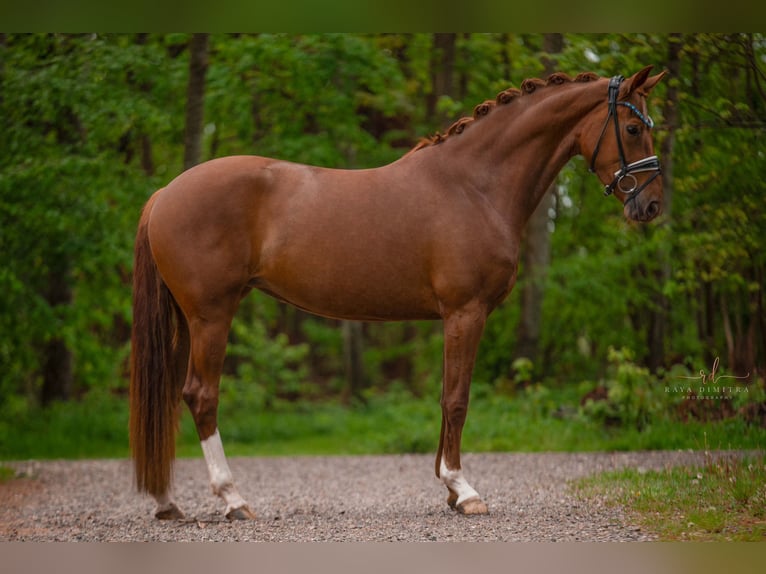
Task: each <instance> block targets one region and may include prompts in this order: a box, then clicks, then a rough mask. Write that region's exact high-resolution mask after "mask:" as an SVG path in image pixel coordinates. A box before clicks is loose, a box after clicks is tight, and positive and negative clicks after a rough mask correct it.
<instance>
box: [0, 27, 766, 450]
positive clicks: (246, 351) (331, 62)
mask: <svg viewBox="0 0 766 574" xmlns="http://www.w3.org/2000/svg"><path fill="white" fill-rule="evenodd" d="M649 64H653V65H655V66H656V68H657V69H667V70H668V71H669V72H670V73H669V75H668V77H667V79H666V80H665V81H664V82H663V83H662V84H661V85H660V86H659V87H658V88H657V90H656V91H655V92H653V93H652V96H651V98H650V102H649V109H650V114H651V115H652V117H653V118H654V120H655V123H656V124H657V127H656V128H655V145H656V149H657V151H658V153H659V155H660V157H661V161H662V165H663V177H664V183H665V197H666V205H665V213H664V215H663V216H662V218H661V220H660V221H659V222H656V223H653V224H650V225H646V226H636V225H633V224H629V223H628V222H626V221H625V220H624V217H623V215H622V209H621V208H620V206H619V205H618V204H617V203H616V202H615V201H614V200H613V199H604V198H603V197H601V185H600V184H599V183H598V181H597V180H596V179H595V178H594V177H593V176H592V175H591V174H589V173H588V170H587V166H585V165H584V162H583V161H582V159H581V158H575V159H574V160H573V161H572V162H570V163H569V164H568V165H567V166H566V167H565V169H564V170H563V172H562V173H561V175H560V176H559V178H558V179H557V181H556V183H555V184H554V185H553V186H552V188H551V190H550V193H549V194H548V195H547V197H546V198H545V199H544V201H543V203H542V204H541V207H540V209H538V211H537V212H536V213H535V215H534V217H533V219H532V221H531V222H530V225H529V228H528V230H527V236H526V238H525V248H524V252H523V253H524V254H523V257H524V259H523V262H522V268H521V272H520V280H519V284H518V285H517V287H516V289H515V290H514V292H513V293H512V294H511V296H510V297H509V298H508V300H507V301H506V302H505V303H504V304H503V305H502V306H501V307H500V308H499V309H497V310H496V311H495V313H494V314H493V315H492V316H491V318H490V321H489V323H488V326H487V331H486V333H485V337H484V339H483V341H482V345H481V348H480V353H479V358H478V361H477V365H476V370H475V374H474V385H473V394H472V414H471V415H469V422H468V427H467V429H466V439H465V443H466V448H467V450H472V449H487V450H502V449H544V448H553V449H558V448H567V449H589V448H694V447H702V446H705V447H706V446H707V445H708V444H712V446H723V447H727V446H750V447H752V446H763V444H764V438H765V437H766V431H765V430H764V428H765V427H766V391H765V390H764V374H765V373H766V368H765V359H766V311H765V310H764V265H765V264H766V253H765V252H764V242H765V241H766V239H765V238H766V183H764V177H763V176H764V173H766V169H764V168H766V157H765V154H766V146H765V145H764V133H765V132H764V127H766V75H764V69H765V68H766V37H764V35H763V34H754V33H747V34H744V33H743V34H691V33H687V34H598V35H594V34H511V33H508V34H501V33H497V34H475V33H470V34H469V33H444V34H425V33H424V34H317V35H278V34H277V35H275V34H236V35H223V34H220V35H219V34H214V35H208V34H194V35H192V34H103V35H102V34H78V35H72V34H0V125H2V134H3V137H2V138H1V139H0V294H1V295H0V458H14V457H16V458H19V457H26V456H96V455H104V454H109V455H115V456H121V455H122V454H125V453H126V452H127V433H126V426H127V423H126V421H127V401H126V394H127V387H128V370H127V369H128V357H129V350H130V349H129V347H130V345H129V338H130V322H131V268H132V245H133V239H134V235H135V227H136V223H137V221H138V216H139V213H140V210H141V207H142V205H143V204H144V202H145V201H146V200H147V199H148V197H149V196H150V195H151V193H153V192H154V190H156V189H158V188H159V187H162V186H163V185H165V184H166V183H167V182H168V181H169V180H170V179H172V178H173V177H175V176H176V175H177V174H178V173H180V172H181V171H182V170H183V169H185V168H188V167H190V166H192V165H194V164H196V163H199V162H200V161H204V160H207V159H211V158H213V157H219V156H222V155H231V154H257V155H265V156H272V157H279V158H282V159H287V160H292V161H298V162H302V163H309V164H314V165H323V166H331V167H337V168H349V169H353V168H365V167H374V166H378V165H382V164H384V163H387V162H390V161H393V160H395V159H397V158H398V157H400V156H401V155H402V154H403V153H405V152H406V151H408V149H410V148H411V147H412V146H413V145H414V144H415V143H417V141H418V140H419V139H420V138H421V137H424V136H428V135H430V134H432V133H434V132H436V131H440V130H445V129H446V127H447V126H448V125H449V124H450V123H451V122H452V121H454V120H455V119H457V118H458V117H460V116H463V115H470V113H471V111H472V109H473V107H474V105H476V104H477V103H480V102H482V101H484V100H485V99H488V98H493V97H494V96H495V95H496V94H497V93H498V92H499V91H502V90H503V89H505V88H507V87H508V86H509V85H515V86H518V85H519V84H520V83H521V81H522V80H523V79H525V78H527V77H544V76H546V75H548V74H549V73H551V72H553V71H558V70H561V71H564V72H567V73H569V74H571V75H574V74H576V73H578V72H580V71H585V70H589V71H594V72H597V73H599V74H601V75H603V76H611V75H615V74H623V75H626V76H627V75H629V74H632V73H633V72H635V71H637V70H638V69H640V68H642V67H643V66H645V65H649ZM393 256H395V254H393ZM441 337H442V333H441V324H440V323H429V322H403V323H391V324H382V323H381V324H360V323H350V322H340V321H332V320H328V319H323V318H318V317H314V316H311V315H307V314H305V313H303V312H300V311H298V310H296V309H294V308H291V307H289V306H286V305H283V304H280V303H277V302H276V301H274V300H272V299H270V298H268V297H267V296H265V295H262V294H260V293H254V294H252V295H250V296H249V297H248V298H247V299H246V300H245V301H244V302H243V304H242V306H241V308H240V311H239V313H238V315H237V318H236V319H235V323H234V326H233V329H232V334H231V338H230V345H229V356H228V358H227V363H226V373H225V376H224V381H223V384H222V400H221V411H222V417H221V418H222V433H223V434H224V435H225V436H227V437H229V438H230V439H231V443H232V444H233V445H234V446H233V450H234V451H235V452H262V451H261V450H258V449H266V450H265V451H263V452H272V451H270V450H268V449H269V447H268V446H267V443H271V444H275V443H277V444H278V443H280V442H281V443H282V444H283V445H288V446H284V448H285V449H286V450H288V451H290V449H291V448H292V449H293V450H295V449H297V450H298V451H300V452H320V451H332V452H369V451H385V452H394V451H395V452H401V451H430V450H433V449H434V448H435V441H436V439H437V437H438V426H437V425H438V422H439V420H440V419H439V410H438V397H439V385H440V380H441V340H442V339H441ZM723 377H726V378H723ZM735 377H736V378H735ZM721 389H723V390H721ZM474 420H475V421H476V422H475V423H473V422H472V421H474ZM362 421H366V422H362ZM520 421H522V422H520ZM523 421H526V422H523ZM339 425H340V426H343V427H344V428H345V430H344V431H343V432H340V431H338V426H339ZM472 425H473V426H472ZM339 433H340V434H339ZM343 433H345V434H343ZM299 435H301V436H307V437H311V438H310V440H309V441H308V442H303V443H300V445H301V446H295V445H296V444H297V443H295V442H294V441H295V440H297V438H296V437H298V436H299ZM321 437H325V438H326V439H327V440H326V441H324V442H323V441H322V440H320V438H321ZM365 437H367V438H365ZM181 440H182V443H184V441H187V442H188V443H189V444H192V443H194V437H193V430H192V429H191V428H190V426H189V425H188V421H187V423H184V425H183V428H182V439H181ZM184 444H185V443H184ZM289 445H292V446H289ZM275 448H276V449H277V450H276V451H279V448H278V447H275ZM237 449H240V450H237ZM253 449H255V450H253ZM182 452H183V450H182ZM188 452H196V451H191V450H189V451H188Z"/></svg>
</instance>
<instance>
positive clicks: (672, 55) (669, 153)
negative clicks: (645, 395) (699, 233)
mask: <svg viewBox="0 0 766 574" xmlns="http://www.w3.org/2000/svg"><path fill="white" fill-rule="evenodd" d="M683 46H684V44H683V36H682V35H681V34H677V33H674V34H670V35H669V37H668V59H667V62H666V64H667V69H668V72H669V73H670V78H671V81H670V82H668V85H667V86H668V87H667V92H666V95H665V103H664V105H663V107H662V116H663V119H664V125H665V130H666V132H667V133H666V134H665V138H664V139H663V140H662V142H661V144H660V155H661V157H662V186H663V203H664V205H663V213H664V221H665V222H666V223H667V222H669V221H670V218H671V214H672V211H673V186H674V180H673V148H674V146H675V141H676V130H677V129H678V87H677V86H676V82H675V81H672V80H674V79H676V78H679V77H680V74H681V50H682V49H683ZM658 258H659V269H658V270H657V272H656V274H655V276H656V280H657V285H659V286H660V287H661V286H663V285H665V284H666V283H667V282H668V281H669V280H670V277H671V268H670V255H669V253H668V252H667V250H665V249H662V250H661V251H660V252H659V253H658ZM669 306H670V303H669V301H668V298H667V297H666V296H665V295H663V294H662V292H659V293H658V294H657V299H656V306H655V308H654V309H652V310H651V315H650V317H649V329H648V330H647V336H648V341H647V348H648V351H649V356H648V358H647V367H649V370H651V371H652V372H656V371H657V369H659V368H660V367H662V366H663V365H664V363H665V333H666V332H667V323H668V309H669Z"/></svg>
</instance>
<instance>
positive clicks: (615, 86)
mask: <svg viewBox="0 0 766 574" xmlns="http://www.w3.org/2000/svg"><path fill="white" fill-rule="evenodd" d="M651 70H652V66H648V67H646V68H644V69H643V70H641V71H640V72H637V73H636V74H634V75H632V76H631V77H630V78H627V79H623V77H622V76H615V77H614V78H612V79H611V80H610V81H609V88H608V93H607V94H606V96H607V98H606V102H605V104H606V105H605V106H603V108H602V107H599V108H597V110H596V111H595V112H594V113H593V114H591V115H592V117H593V120H592V121H590V122H589V123H588V125H587V127H586V129H585V130H584V131H583V132H582V137H583V140H582V141H581V142H580V143H581V146H580V149H581V150H582V152H583V155H584V156H585V159H586V160H587V161H588V162H589V164H590V170H591V171H592V172H594V173H595V174H596V175H597V176H598V178H599V179H600V180H601V182H602V183H603V184H604V186H605V194H606V195H612V194H614V196H615V197H617V198H618V199H619V200H620V201H621V202H622V203H623V205H624V206H625V207H624V211H625V216H626V217H627V218H628V219H631V220H634V221H651V220H652V219H654V218H655V217H657V216H658V215H659V214H660V212H661V211H662V178H661V177H658V176H659V174H660V162H659V160H658V159H657V156H656V155H654V144H653V142H652V128H653V127H654V122H653V121H652V119H651V118H650V117H649V115H648V114H647V112H646V96H647V95H648V94H649V92H650V91H651V90H652V89H653V88H654V86H656V85H657V83H658V82H659V81H660V80H661V79H662V77H663V76H664V75H665V72H662V73H660V74H657V75H656V76H651V77H650V76H649V72H650V71H651ZM610 124H611V126H610ZM591 150H592V151H591Z"/></svg>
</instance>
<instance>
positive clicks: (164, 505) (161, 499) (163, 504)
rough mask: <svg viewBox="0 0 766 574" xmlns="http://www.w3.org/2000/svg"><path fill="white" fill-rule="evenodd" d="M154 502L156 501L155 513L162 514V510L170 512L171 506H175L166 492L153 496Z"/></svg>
mask: <svg viewBox="0 0 766 574" xmlns="http://www.w3.org/2000/svg"><path fill="white" fill-rule="evenodd" d="M154 500H156V501H157V510H156V512H162V511H163V510H170V509H171V508H172V507H173V506H175V503H174V502H173V499H172V498H171V497H170V492H166V493H164V494H161V495H159V496H155V497H154Z"/></svg>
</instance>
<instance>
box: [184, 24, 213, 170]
mask: <svg viewBox="0 0 766 574" xmlns="http://www.w3.org/2000/svg"><path fill="white" fill-rule="evenodd" d="M208 36H209V34H194V35H192V38H191V41H190V42H189V84H188V86H187V91H186V132H185V135H184V169H189V168H190V167H192V166H195V165H197V164H198V163H199V162H200V161H201V160H202V132H203V128H204V113H205V75H206V74H207V66H208Z"/></svg>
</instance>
